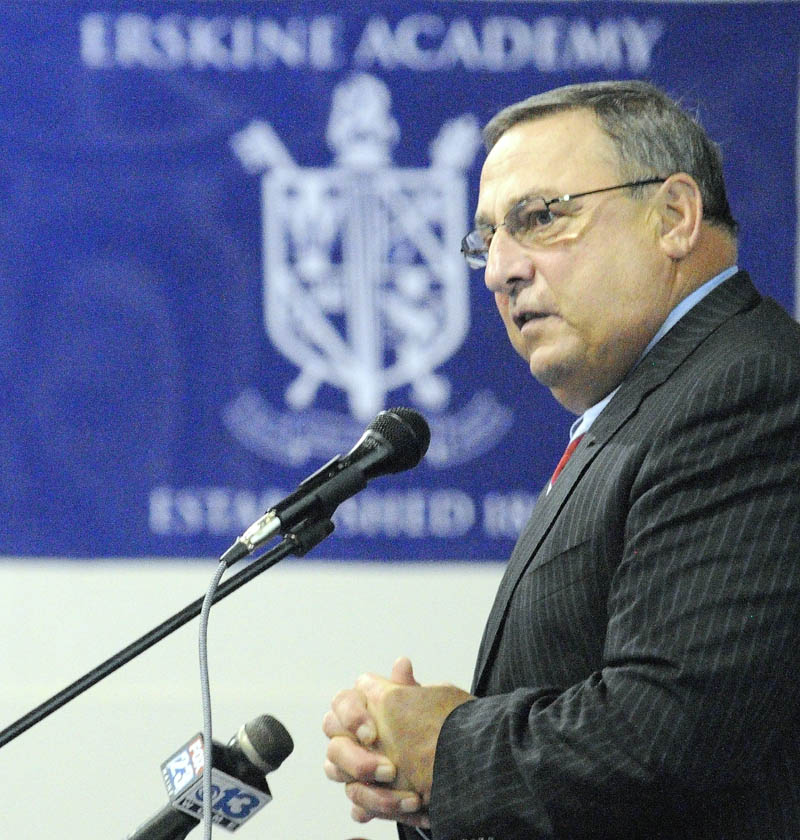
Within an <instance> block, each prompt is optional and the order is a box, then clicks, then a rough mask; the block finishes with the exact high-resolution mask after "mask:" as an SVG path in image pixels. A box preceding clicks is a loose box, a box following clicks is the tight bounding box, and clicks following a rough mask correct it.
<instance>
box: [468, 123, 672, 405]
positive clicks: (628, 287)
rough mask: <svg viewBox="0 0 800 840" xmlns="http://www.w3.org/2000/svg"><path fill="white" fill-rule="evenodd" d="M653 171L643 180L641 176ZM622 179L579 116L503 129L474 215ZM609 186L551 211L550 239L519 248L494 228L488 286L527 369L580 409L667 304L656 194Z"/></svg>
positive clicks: (624, 364)
mask: <svg viewBox="0 0 800 840" xmlns="http://www.w3.org/2000/svg"><path fill="white" fill-rule="evenodd" d="M654 174H664V175H668V174H669V173H648V172H643V173H641V177H647V176H649V175H654ZM627 180H630V179H629V178H626V177H624V176H622V175H621V174H620V172H619V171H618V165H617V163H616V152H615V150H614V147H613V144H612V142H611V140H610V139H609V138H608V137H607V136H606V135H605V133H604V132H603V131H602V130H601V129H600V127H599V126H598V124H597V122H596V121H595V118H594V116H593V115H592V114H591V112H589V111H586V110H577V111H567V112H564V113H559V114H553V115H549V116H547V117H542V118H540V119H536V120H534V121H530V122H524V123H520V124H518V125H516V126H514V127H513V128H511V129H509V130H508V131H507V132H506V133H505V134H503V135H502V137H501V138H500V139H499V141H498V142H497V144H496V145H495V146H494V148H493V149H492V151H491V152H490V153H489V155H488V157H487V159H486V162H485V164H484V166H483V171H482V173H481V182H480V195H479V198H478V210H477V214H476V219H477V220H478V221H479V222H480V223H481V224H490V225H500V224H501V223H502V222H503V220H504V219H505V217H506V214H507V213H508V211H509V210H510V209H511V208H512V207H513V206H514V205H515V204H516V203H517V202H519V201H520V200H521V199H523V198H525V197H526V196H531V195H539V196H542V197H543V198H546V199H549V198H553V197H555V196H560V195H564V194H567V193H579V192H586V191H589V190H593V189H600V188H602V187H610V186H614V185H616V184H620V183H624V182H625V181H627ZM645 189H646V190H647V192H646V193H645V196H644V197H642V198H634V197H633V196H632V195H631V191H630V190H615V191H612V192H607V193H601V194H599V195H592V196H586V197H585V198H579V199H575V200H574V201H570V202H568V203H567V204H556V205H553V206H552V209H553V210H554V211H556V212H557V214H558V216H559V217H558V218H557V219H556V221H555V222H553V223H552V225H553V226H552V228H551V231H550V232H549V233H548V235H547V237H543V239H542V241H541V242H538V243H536V244H530V243H529V244H526V245H523V244H521V243H520V242H518V241H517V240H515V239H514V238H512V236H511V235H510V234H509V233H508V231H507V229H506V228H505V227H503V226H501V227H499V228H498V229H497V231H496V233H495V234H494V236H493V237H492V241H491V244H490V247H489V254H488V262H487V265H486V274H485V282H486V286H487V288H488V289H489V290H490V291H492V292H494V296H495V301H496V303H497V307H498V309H499V311H500V315H501V316H502V318H503V321H504V323H505V326H506V330H507V331H508V335H509V338H510V339H511V343H512V344H513V346H514V347H515V349H516V350H517V352H519V353H520V355H521V356H522V357H523V358H524V359H526V360H527V362H528V364H529V366H530V370H531V373H532V374H533V375H534V376H535V377H536V379H538V380H539V381H540V382H541V383H542V384H543V385H545V386H546V387H548V388H549V389H550V390H551V391H552V393H553V395H554V396H555V398H556V399H557V400H558V401H559V402H561V403H562V404H563V405H564V406H565V407H567V408H568V409H570V410H571V411H574V412H575V413H580V412H582V411H584V410H585V409H586V408H588V407H589V406H591V405H593V404H594V403H596V402H598V401H599V400H600V399H602V398H603V397H604V396H605V395H606V394H608V393H609V392H610V391H612V390H613V389H614V388H615V387H616V386H617V385H618V384H619V383H620V381H621V380H622V378H623V377H624V376H625V374H626V373H627V372H628V370H630V368H631V367H632V366H633V364H634V363H635V361H636V359H637V358H638V357H639V355H640V354H641V352H642V351H643V350H644V348H645V347H646V345H647V343H648V341H649V340H650V339H651V338H652V337H653V335H654V334H655V333H656V331H657V330H658V328H659V326H660V325H661V324H662V323H663V321H664V319H665V318H666V316H667V315H668V314H669V311H670V309H671V308H672V304H671V302H670V294H669V293H670V285H669V277H670V273H671V267H670V260H669V259H668V258H666V257H665V255H664V253H663V251H662V250H661V248H660V246H659V234H660V229H661V228H660V220H659V216H658V214H657V213H656V211H655V209H654V208H655V202H654V201H653V200H652V196H654V195H656V193H657V191H658V190H659V186H658V185H655V186H650V187H646V188H645Z"/></svg>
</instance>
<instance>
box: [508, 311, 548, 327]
mask: <svg viewBox="0 0 800 840" xmlns="http://www.w3.org/2000/svg"><path fill="white" fill-rule="evenodd" d="M547 317H549V313H548V312H520V313H519V314H518V315H515V316H514V323H515V324H516V325H517V329H520V330H521V329H522V328H523V327H524V326H525V324H527V323H528V322H529V321H540V320H541V319H542V318H547Z"/></svg>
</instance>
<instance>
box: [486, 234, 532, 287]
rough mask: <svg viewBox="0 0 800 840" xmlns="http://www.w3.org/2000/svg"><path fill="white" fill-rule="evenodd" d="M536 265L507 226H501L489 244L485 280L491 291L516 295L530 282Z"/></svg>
mask: <svg viewBox="0 0 800 840" xmlns="http://www.w3.org/2000/svg"><path fill="white" fill-rule="evenodd" d="M533 275H534V265H533V261H532V259H531V255H530V253H529V252H528V251H527V249H525V248H524V247H523V246H522V245H520V244H519V243H518V242H517V241H516V240H515V239H514V238H513V237H512V236H510V235H509V234H508V233H507V231H506V230H505V228H503V227H500V228H498V229H497V231H496V232H495V234H494V236H493V237H492V241H491V243H490V244H489V253H488V255H487V259H486V269H485V271H484V275H483V282H484V283H485V285H486V288H487V289H488V290H489V291H490V292H495V293H497V292H499V293H501V294H507V295H511V296H512V297H513V296H514V294H515V292H516V291H517V290H518V289H519V287H520V286H521V285H523V284H526V283H530V282H531V281H532V279H533Z"/></svg>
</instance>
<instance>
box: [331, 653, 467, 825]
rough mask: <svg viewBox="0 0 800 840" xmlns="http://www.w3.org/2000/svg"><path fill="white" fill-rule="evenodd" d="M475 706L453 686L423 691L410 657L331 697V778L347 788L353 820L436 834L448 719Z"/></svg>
mask: <svg viewBox="0 0 800 840" xmlns="http://www.w3.org/2000/svg"><path fill="white" fill-rule="evenodd" d="M471 699H472V696H471V695H470V694H468V693H467V692H466V691H462V690H461V689H460V688H456V687H455V686H453V685H420V684H419V683H418V682H417V681H416V679H414V672H413V668H412V666H411V662H410V661H409V660H408V659H406V658H405V657H402V658H401V659H398V660H397V661H396V662H395V663H394V665H393V666H392V671H391V675H390V676H389V678H388V679H386V678H385V677H379V676H377V675H375V674H364V675H363V676H361V677H359V678H358V680H356V684H355V686H354V687H353V688H351V689H346V690H344V691H340V692H339V693H338V694H337V695H336V696H335V697H334V698H333V702H332V703H331V709H330V711H329V712H327V714H326V715H325V717H324V719H323V721H322V730H323V732H324V733H325V734H326V735H327V736H328V738H330V743H329V744H328V751H327V757H326V760H325V775H326V776H327V777H328V778H329V779H331V780H332V781H334V782H343V783H344V784H345V792H346V794H347V797H348V798H349V799H350V801H351V802H352V803H353V808H352V811H351V815H352V817H353V819H354V820H356V821H357V822H368V821H369V820H371V819H372V818H373V817H380V818H382V819H389V820H396V821H397V822H402V823H405V824H407V825H412V826H419V827H420V828H429V827H430V820H429V817H428V803H429V802H430V796H431V787H432V786H433V760H434V757H435V754H436V742H437V740H438V738H439V732H440V731H441V728H442V724H443V723H444V721H445V718H446V717H447V716H448V715H449V714H450V712H452V711H453V709H455V708H456V707H457V706H460V705H461V704H462V703H465V702H467V700H471Z"/></svg>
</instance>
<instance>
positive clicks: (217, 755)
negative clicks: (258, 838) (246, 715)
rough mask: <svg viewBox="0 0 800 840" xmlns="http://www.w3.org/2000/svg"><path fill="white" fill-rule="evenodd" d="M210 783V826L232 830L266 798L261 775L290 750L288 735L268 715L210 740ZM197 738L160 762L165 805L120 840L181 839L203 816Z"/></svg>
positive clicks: (199, 737) (201, 765)
mask: <svg viewBox="0 0 800 840" xmlns="http://www.w3.org/2000/svg"><path fill="white" fill-rule="evenodd" d="M213 747H214V748H213V750H212V756H213V759H212V760H213V766H212V767H211V782H212V789H213V791H214V801H213V803H212V808H213V810H212V817H213V820H214V824H215V825H219V826H220V827H222V828H225V829H227V830H228V831H235V830H236V829H237V828H238V827H239V826H240V825H242V824H243V823H245V822H246V821H247V820H249V819H250V818H251V817H252V816H254V815H255V814H256V813H257V812H258V811H260V810H261V808H263V807H264V806H265V805H266V804H267V803H268V802H270V801H271V800H272V794H271V793H270V790H269V786H268V785H267V780H266V778H265V776H266V774H267V773H270V772H272V771H273V770H277V769H278V767H280V766H281V764H282V763H283V761H284V759H285V758H286V757H287V756H288V755H289V753H291V751H292V750H293V749H294V742H293V741H292V736H291V735H289V733H288V732H287V731H286V728H285V727H284V725H283V724H282V723H281V722H280V721H279V720H277V719H276V718H274V717H272V716H271V715H261V716H260V717H257V718H255V719H254V720H251V721H249V722H248V723H245V724H243V725H242V726H241V727H239V731H238V732H237V733H236V735H234V736H233V737H232V738H231V739H230V741H229V742H228V744H227V746H222V744H218V743H217V742H216V741H215V742H214V744H213ZM204 772H205V762H204V751H203V736H202V734H200V733H198V734H197V735H195V736H194V737H193V738H192V739H191V740H189V741H187V742H186V743H185V744H184V745H183V746H182V747H181V748H180V749H179V750H178V751H177V752H176V753H174V754H173V755H171V756H170V757H169V758H168V759H167V760H166V761H165V762H164V763H163V764H162V765H161V774H162V776H163V778H164V784H165V785H166V788H167V792H168V794H169V798H170V804H169V805H167V806H165V807H164V808H162V809H161V810H160V811H159V812H158V813H157V814H155V815H154V816H152V817H151V818H150V819H149V820H148V821H147V822H146V823H143V824H142V825H140V826H139V828H137V829H136V830H135V831H134V832H133V834H129V835H128V836H127V837H126V840H183V838H184V837H186V835H187V834H188V833H189V832H190V831H191V830H192V829H193V828H194V827H195V826H196V825H198V824H199V823H200V821H201V820H202V818H203V799H202V794H203V773H204Z"/></svg>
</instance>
